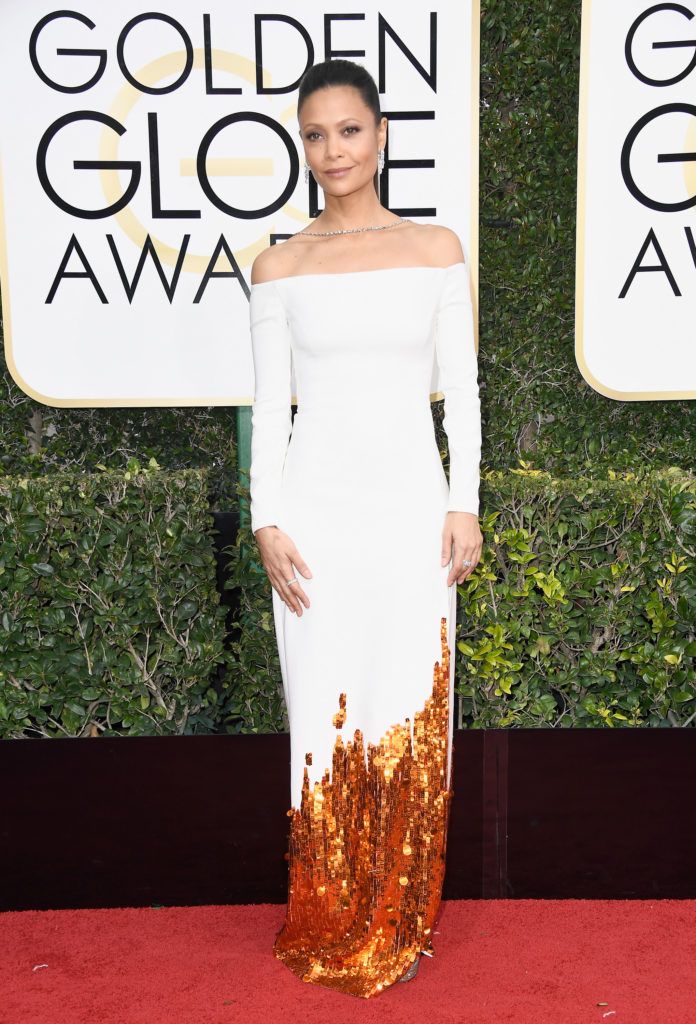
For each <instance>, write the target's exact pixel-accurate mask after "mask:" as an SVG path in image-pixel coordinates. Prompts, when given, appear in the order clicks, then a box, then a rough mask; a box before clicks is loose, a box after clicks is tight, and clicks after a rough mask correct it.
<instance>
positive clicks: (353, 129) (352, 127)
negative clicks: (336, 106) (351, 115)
mask: <svg viewBox="0 0 696 1024" xmlns="http://www.w3.org/2000/svg"><path fill="white" fill-rule="evenodd" d="M345 130H346V131H347V132H359V131H360V129H359V128H358V126H357V125H354V124H349V125H346V128H345Z"/></svg>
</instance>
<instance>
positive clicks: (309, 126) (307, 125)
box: [305, 117, 360, 128]
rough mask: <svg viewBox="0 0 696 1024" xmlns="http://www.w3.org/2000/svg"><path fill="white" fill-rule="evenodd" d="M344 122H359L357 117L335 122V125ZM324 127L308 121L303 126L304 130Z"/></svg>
mask: <svg viewBox="0 0 696 1024" xmlns="http://www.w3.org/2000/svg"><path fill="white" fill-rule="evenodd" d="M346 121H360V118H359V117H344V118H343V119H342V120H341V121H337V122H336V124H345V123H346ZM323 127H324V126H323V125H321V124H318V123H317V122H316V121H310V122H309V123H308V124H306V125H305V128H323Z"/></svg>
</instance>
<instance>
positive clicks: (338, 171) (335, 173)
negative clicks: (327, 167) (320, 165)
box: [324, 167, 353, 178]
mask: <svg viewBox="0 0 696 1024" xmlns="http://www.w3.org/2000/svg"><path fill="white" fill-rule="evenodd" d="M352 170H353V168H352V167H336V168H334V169H333V170H332V171H324V174H328V175H330V176H331V177H332V178H342V177H343V175H344V174H348V171H352Z"/></svg>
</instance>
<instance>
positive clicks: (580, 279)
mask: <svg viewBox="0 0 696 1024" xmlns="http://www.w3.org/2000/svg"><path fill="white" fill-rule="evenodd" d="M591 19H592V0H582V11H581V32H580V94H579V110H578V173H577V214H576V225H575V361H576V363H577V365H578V369H579V370H580V373H581V374H582V375H583V377H584V378H585V380H586V381H587V383H588V384H589V385H590V387H592V388H594V390H595V391H597V392H598V393H599V394H600V395H605V396H606V397H607V398H616V399H619V400H620V401H638V402H645V401H654V400H655V399H665V400H666V399H679V398H696V391H617V390H616V388H611V387H609V386H608V385H607V384H604V383H603V382H602V381H601V380H599V378H598V377H595V375H594V373H593V372H592V370H590V368H589V366H588V365H587V360H586V359H585V350H584V339H585V185H586V176H587V125H588V115H589V111H588V92H589V77H590V38H591V34H590V25H591Z"/></svg>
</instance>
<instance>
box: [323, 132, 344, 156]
mask: <svg viewBox="0 0 696 1024" xmlns="http://www.w3.org/2000/svg"><path fill="white" fill-rule="evenodd" d="M326 155H327V157H328V158H329V159H330V160H335V159H336V158H337V157H340V156H342V148H341V137H340V135H333V134H330V135H329V136H328V138H327V140H326Z"/></svg>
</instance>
